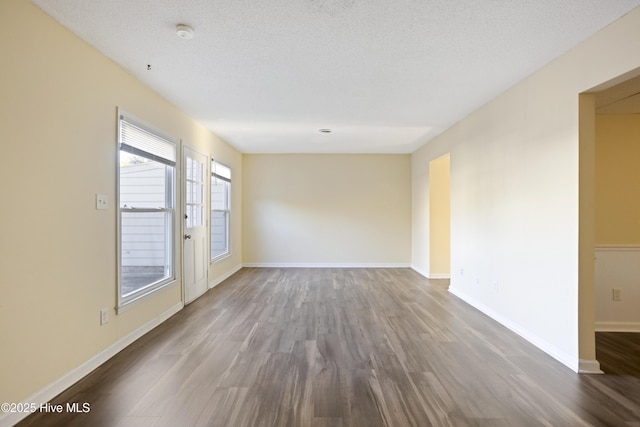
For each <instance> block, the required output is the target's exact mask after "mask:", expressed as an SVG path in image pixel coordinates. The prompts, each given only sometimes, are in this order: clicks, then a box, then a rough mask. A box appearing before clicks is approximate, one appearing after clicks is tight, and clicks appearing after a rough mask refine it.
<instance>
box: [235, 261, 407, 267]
mask: <svg viewBox="0 0 640 427" xmlns="http://www.w3.org/2000/svg"><path fill="white" fill-rule="evenodd" d="M242 265H243V266H244V267H262V268H409V267H411V265H410V264H408V263H407V264H405V263H367V262H360V263H358V262H356V263H353V262H311V263H307V262H300V263H298V262H248V263H243V264H242Z"/></svg>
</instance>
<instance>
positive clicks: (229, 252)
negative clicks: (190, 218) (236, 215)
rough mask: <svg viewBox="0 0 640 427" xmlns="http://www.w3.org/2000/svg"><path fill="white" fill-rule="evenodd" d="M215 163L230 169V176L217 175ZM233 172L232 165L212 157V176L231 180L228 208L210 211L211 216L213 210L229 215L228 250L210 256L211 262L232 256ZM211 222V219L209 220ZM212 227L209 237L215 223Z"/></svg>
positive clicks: (213, 210)
mask: <svg viewBox="0 0 640 427" xmlns="http://www.w3.org/2000/svg"><path fill="white" fill-rule="evenodd" d="M215 164H219V165H221V166H224V167H225V168H227V169H229V178H225V177H222V176H220V175H217V174H216V173H215ZM231 174H232V169H231V167H229V166H227V165H226V164H224V163H222V162H219V161H217V160H215V159H211V178H214V177H216V176H217V177H219V179H222V180H225V181H228V182H229V193H228V194H227V209H213V208H211V209H210V211H209V217H210V216H211V212H226V213H227V215H228V217H229V221H228V225H227V236H226V237H227V251H226V252H225V253H222V254H220V255H217V256H215V257H211V256H210V257H209V258H210V264H214V263H216V262H219V261H222V260H223V259H225V258H229V257H230V256H231V253H232V248H231V209H232V206H231V203H232V197H231V190H232V188H233V186H232V184H231ZM210 203H211V206H213V200H211V202H210ZM209 222H211V221H209ZM210 227H211V229H210V230H209V239H211V231H212V230H213V224H212V223H211V224H210ZM209 250H211V242H210V243H209Z"/></svg>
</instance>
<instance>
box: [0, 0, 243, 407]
mask: <svg viewBox="0 0 640 427" xmlns="http://www.w3.org/2000/svg"><path fill="white" fill-rule="evenodd" d="M0 24H1V25H0V52H2V66H1V67H0V93H1V94H2V96H1V97H0V140H1V141H2V156H0V178H1V181H0V182H2V209H1V210H0V215H1V216H2V217H1V219H0V227H2V229H1V230H0V235H1V236H2V238H1V239H0V289H1V295H2V298H0V401H2V402H20V401H22V400H24V399H26V398H28V397H29V396H31V395H33V394H34V393H36V392H38V391H40V390H42V389H43V388H44V387H45V386H47V385H48V384H51V383H52V382H53V381H55V380H58V379H59V378H61V377H62V376H64V375H65V374H67V373H68V372H70V371H71V370H73V369H74V368H77V367H78V366H80V365H81V364H83V363H84V362H86V361H87V360H89V359H90V358H92V357H93V356H95V355H96V354H98V353H100V352H101V351H103V350H105V349H106V348H107V347H109V346H111V345H112V344H114V343H116V342H117V341H118V340H120V339H122V338H123V337H125V336H127V335H128V334H130V333H131V332H132V331H134V330H136V329H137V328H139V327H141V326H142V325H144V324H146V323H147V322H150V321H153V320H154V319H156V318H157V317H158V316H160V315H161V314H162V313H165V312H167V311H168V310H169V309H171V308H172V307H173V308H175V307H176V306H179V304H180V302H181V288H180V283H179V282H178V283H177V284H176V285H174V286H171V287H169V288H167V289H164V290H162V291H160V292H158V293H157V294H155V295H153V296H152V297H150V298H148V299H146V300H144V301H143V302H141V303H139V304H137V305H135V306H133V307H131V308H130V309H129V310H127V311H125V312H124V313H122V314H120V315H116V314H115V312H114V309H113V308H114V306H115V303H116V233H117V232H116V210H115V207H116V186H115V185H116V158H117V157H116V154H117V146H116V108H117V107H120V108H123V109H124V110H126V111H127V112H129V113H130V114H133V115H135V116H137V117H138V118H140V119H142V120H145V121H147V122H149V123H151V124H154V125H155V126H157V127H159V128H161V129H163V130H164V131H165V132H166V133H167V134H169V135H173V136H175V137H178V138H182V139H183V140H184V141H185V142H187V143H188V144H190V145H191V146H193V147H195V148H197V149H198V150H200V151H202V152H205V153H208V154H215V155H216V157H217V158H218V157H219V158H221V160H222V161H224V162H225V163H228V164H229V165H230V166H232V167H233V168H234V173H235V175H234V176H237V177H238V179H239V178H240V177H241V175H242V171H241V169H242V165H241V158H242V156H241V155H240V154H239V153H237V152H236V151H235V150H233V149H231V148H230V147H228V146H227V145H226V144H224V143H223V142H221V141H219V140H218V139H216V138H215V137H214V136H213V135H212V134H211V133H210V132H209V131H208V130H206V129H205V128H204V127H202V126H200V125H198V124H197V123H196V122H194V121H193V120H191V119H190V118H189V117H187V116H186V115H184V114H183V113H181V112H180V111H179V110H177V109H176V108H175V107H173V106H172V105H170V104H169V103H168V102H167V101H165V100H164V99H162V98H161V97H159V96H158V95H156V94H155V93H154V92H152V91H151V90H149V89H148V88H146V87H145V86H143V85H142V84H141V83H139V82H138V81H136V80H135V79H133V78H132V77H131V76H130V75H128V74H127V73H126V72H124V71H123V70H122V69H120V68H119V67H117V66H116V65H115V64H114V63H113V62H111V61H110V60H108V59H107V58H105V57H104V56H102V55H101V54H99V53H98V52H97V51H96V50H94V49H93V48H92V47H90V46H89V45H87V44H85V43H84V42H82V41H81V40H80V39H78V38H77V37H76V36H74V35H73V34H72V33H70V32H69V31H67V30H66V29H64V28H63V27H62V26H60V25H59V24H57V23H56V22H55V21H53V20H52V19H50V18H49V17H48V16H47V15H45V14H44V13H42V12H41V11H40V10H39V9H37V8H36V7H35V6H33V5H32V4H31V3H30V2H27V1H22V0H3V1H2V2H0ZM238 187H241V180H240V179H239V182H238ZM96 193H102V194H106V195H108V197H109V208H108V209H107V210H106V211H98V210H96V209H95V194H96ZM234 194H235V198H236V199H237V200H238V201H240V200H241V198H240V196H239V188H238V190H234ZM237 207H238V208H239V205H238V206H237ZM232 221H233V222H234V224H235V225H234V227H235V228H234V233H235V236H234V239H233V245H234V256H233V257H231V258H229V259H228V260H227V261H226V263H225V264H220V265H214V266H213V267H212V271H213V272H215V273H218V274H223V271H222V270H225V269H229V268H231V266H233V265H237V264H239V263H240V262H241V241H240V240H239V232H238V230H239V224H240V210H239V209H238V210H237V212H235V215H234V217H233V218H232ZM178 255H179V254H178ZM103 307H108V308H109V317H110V320H109V323H108V324H106V325H104V326H100V323H99V319H100V316H99V313H100V309H101V308H103Z"/></svg>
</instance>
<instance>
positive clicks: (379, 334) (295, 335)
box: [20, 268, 640, 427]
mask: <svg viewBox="0 0 640 427" xmlns="http://www.w3.org/2000/svg"><path fill="white" fill-rule="evenodd" d="M446 289H447V282H446V281H429V280H427V279H424V278H422V277H421V276H420V275H418V274H417V273H415V272H413V271H412V270H409V269H257V268H245V269H243V270H241V271H240V272H238V273H237V274H235V275H234V276H233V277H231V278H230V279H228V280H227V281H226V282H224V283H223V284H220V285H219V286H218V287H216V288H214V289H213V290H211V291H209V292H208V293H207V294H205V295H204V296H203V297H201V298H200V299H198V300H196V301H195V302H194V303H192V304H190V305H189V306H187V307H185V309H184V310H182V311H181V312H179V313H178V314H176V315H175V316H174V317H172V318H171V319H169V320H168V321H167V322H165V323H164V324H162V325H161V326H159V327H158V328H156V329H154V330H153V331H151V332H150V333H149V334H147V335H145V336H144V337H142V338H141V339H139V340H138V341H136V342H135V343H134V344H132V345H131V346H130V347H128V348H126V349H125V350H123V351H122V352H121V353H120V354H118V355H117V356H116V357H114V358H113V359H111V360H109V361H108V362H107V363H105V364H104V365H102V366H101V367H100V368H98V369H97V370H96V371H94V372H93V373H92V374H90V375H89V376H87V377H86V378H84V379H83V380H82V381H80V382H79V383H77V384H76V385H74V386H73V387H71V388H70V389H68V390H67V391H65V392H64V393H62V394H61V395H59V396H58V397H57V398H55V399H54V400H53V403H60V404H66V403H67V402H80V403H83V402H89V403H90V405H91V411H90V412H89V413H85V414H69V413H63V414H51V413H38V414H33V415H32V416H31V417H29V418H27V419H25V420H24V421H23V422H22V423H21V424H20V425H24V426H31V425H33V426H36V425H37V426H48V425H64V426H117V427H125V426H153V427H157V426H234V427H240V426H312V427H329V426H333V427H339V426H367V427H373V426H430V425H433V426H640V378H638V376H637V375H636V376H635V377H634V376H630V375H577V374H575V373H573V372H571V371H570V370H569V369H568V368H566V367H564V366H563V365H561V364H560V363H559V362H557V361H555V360H554V359H552V358H551V357H549V356H547V355H546V354H544V353H543V352H541V351H540V350H538V349H537V348H535V347H533V346H532V345H531V344H529V343H527V342H525V341H524V340H523V339H521V338H520V337H518V336H517V335H515V334H514V333H512V332H511V331H509V330H507V329H505V328H504V327H502V326H500V325H499V324H497V323H496V322H494V321H493V320H491V319H489V318H488V317H486V316H485V315H483V314H482V313H480V312H478V311H477V310H475V309H473V308H472V307H470V306H469V305H467V304H465V303H464V302H462V301H461V300H459V299H457V298H456V297H454V296H453V295H451V294H449V293H448V292H447V290H446ZM636 372H637V371H636Z"/></svg>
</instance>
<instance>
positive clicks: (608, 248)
mask: <svg viewBox="0 0 640 427" xmlns="http://www.w3.org/2000/svg"><path fill="white" fill-rule="evenodd" d="M595 250H596V252H599V251H603V252H640V246H638V245H598V246H595Z"/></svg>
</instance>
